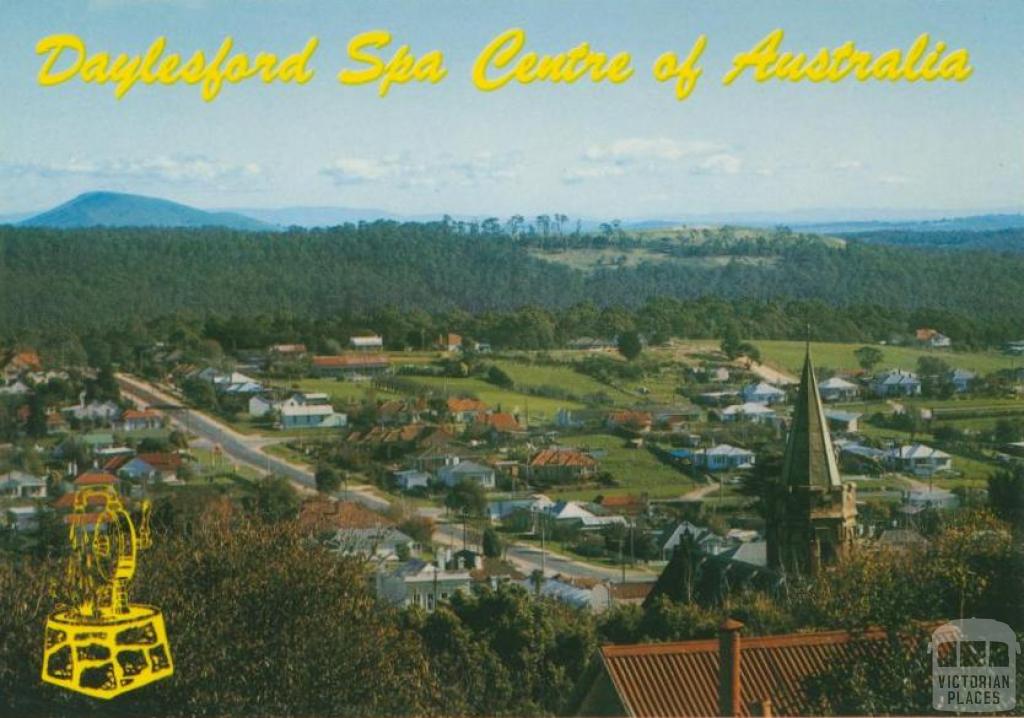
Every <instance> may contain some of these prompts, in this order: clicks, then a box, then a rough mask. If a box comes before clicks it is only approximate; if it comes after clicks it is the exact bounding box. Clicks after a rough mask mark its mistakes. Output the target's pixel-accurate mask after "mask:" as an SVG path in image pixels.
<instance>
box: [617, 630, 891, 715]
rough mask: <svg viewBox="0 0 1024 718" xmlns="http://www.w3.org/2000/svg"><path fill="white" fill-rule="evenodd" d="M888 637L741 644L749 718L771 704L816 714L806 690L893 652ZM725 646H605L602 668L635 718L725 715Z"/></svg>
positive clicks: (743, 706) (827, 636)
mask: <svg viewBox="0 0 1024 718" xmlns="http://www.w3.org/2000/svg"><path fill="white" fill-rule="evenodd" d="M886 636H887V634H886V632H885V631H884V630H880V629H876V630H870V631H866V632H865V633H863V634H860V635H858V636H856V637H855V636H853V635H851V634H850V633H849V632H847V631H826V632H816V633H791V634H785V635H775V636H759V637H754V638H742V639H741V641H740V674H741V676H742V678H741V681H740V696H741V700H740V705H739V706H737V708H738V714H739V715H741V716H748V715H751V710H750V707H751V706H752V705H754V706H756V705H758V704H760V703H761V702H763V701H765V700H770V701H771V704H772V712H773V714H774V715H813V714H814V713H815V711H816V708H817V706H816V705H815V704H814V703H813V700H812V698H811V697H810V696H809V695H808V693H807V691H806V690H805V688H804V683H805V681H806V680H807V679H809V678H812V677H814V676H815V675H820V674H821V673H822V672H824V671H825V670H827V669H828V668H829V667H830V666H835V665H842V664H844V663H847V662H862V661H867V660H872V659H873V658H874V657H875V656H876V654H877V653H878V652H881V651H883V650H885V648H886V645H887V644H886V643H885V638H886ZM718 654H719V641H718V639H717V638H713V639H708V640H700V641H682V642H678V643H642V644H635V645H618V646H603V647H602V648H601V651H600V661H601V667H602V668H603V669H604V671H605V672H606V673H607V676H608V678H609V679H610V681H611V684H612V686H613V688H614V691H615V693H616V695H617V697H618V699H619V701H620V702H621V704H622V707H623V708H625V710H626V713H627V714H628V715H630V716H714V715H719V714H720V712H719V705H718V687H719V655H718Z"/></svg>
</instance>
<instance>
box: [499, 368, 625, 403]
mask: <svg viewBox="0 0 1024 718" xmlns="http://www.w3.org/2000/svg"><path fill="white" fill-rule="evenodd" d="M494 364H495V365H496V366H498V367H500V368H501V369H502V370H503V371H505V372H506V373H507V374H508V375H509V376H510V377H512V381H514V382H515V383H516V384H518V385H522V386H531V387H539V386H552V387H558V388H559V389H564V390H565V391H568V392H571V393H572V394H574V395H576V396H578V397H583V396H587V395H588V394H600V393H603V394H607V395H608V396H610V397H611V398H612V400H613V401H615V402H616V403H620V402H624V403H629V402H632V401H635V400H636V397H634V396H633V395H631V394H628V393H626V392H624V391H621V390H619V389H616V388H614V387H611V386H608V385H607V384H603V383H601V382H599V381H598V380H596V379H594V378H593V377H590V376H587V375H586V374H581V373H579V372H578V371H575V370H573V369H572V368H570V367H567V366H549V365H543V364H526V363H523V362H517V361H509V360H498V361H496V362H494Z"/></svg>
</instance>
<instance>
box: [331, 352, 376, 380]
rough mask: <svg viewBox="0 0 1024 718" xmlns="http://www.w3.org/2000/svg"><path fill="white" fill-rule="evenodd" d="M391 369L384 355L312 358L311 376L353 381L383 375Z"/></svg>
mask: <svg viewBox="0 0 1024 718" xmlns="http://www.w3.org/2000/svg"><path fill="white" fill-rule="evenodd" d="M390 368H391V360H390V359H389V358H388V357H387V355H386V354H368V353H359V354H339V355H331V356H315V357H313V374H314V375H315V376H321V377H324V376H327V377H337V378H346V379H354V378H357V377H364V376H376V375H378V374H383V373H385V372H387V371H388V370H389V369H390Z"/></svg>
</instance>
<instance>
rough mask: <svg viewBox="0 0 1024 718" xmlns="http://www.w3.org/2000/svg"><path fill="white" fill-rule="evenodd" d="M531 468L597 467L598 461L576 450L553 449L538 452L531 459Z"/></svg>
mask: <svg viewBox="0 0 1024 718" xmlns="http://www.w3.org/2000/svg"><path fill="white" fill-rule="evenodd" d="M530 466H582V467H585V468H592V467H594V466H597V460H596V459H594V458H593V457H590V456H587V455H586V454H584V453H583V452H582V451H577V450H576V449H561V448H551V449H543V450H542V451H539V452H537V453H536V454H535V455H534V457H533V458H532V459H530Z"/></svg>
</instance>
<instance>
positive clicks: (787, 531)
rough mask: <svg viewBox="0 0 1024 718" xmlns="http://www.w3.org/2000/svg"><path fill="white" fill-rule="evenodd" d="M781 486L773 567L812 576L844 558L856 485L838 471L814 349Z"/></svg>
mask: <svg viewBox="0 0 1024 718" xmlns="http://www.w3.org/2000/svg"><path fill="white" fill-rule="evenodd" d="M780 484H781V486H780V488H781V490H780V491H779V492H777V495H776V496H775V497H774V499H773V502H772V503H773V506H772V507H771V508H772V510H771V511H770V512H769V516H770V519H769V521H768V526H767V537H766V538H767V541H768V547H767V549H768V565H769V566H770V567H771V568H773V569H775V570H777V571H780V572H782V573H784V574H792V575H797V576H799V575H807V574H808V573H815V572H816V571H817V570H818V569H819V568H820V567H821V566H823V565H825V564H829V563H834V562H837V561H840V560H841V559H842V558H843V557H844V556H846V555H847V554H848V553H849V552H850V551H851V550H852V548H853V541H854V532H855V530H856V521H857V500H856V488H855V487H854V485H853V484H849V483H848V484H844V483H843V482H842V479H841V478H840V475H839V465H838V462H837V461H836V453H835V449H834V448H833V446H832V439H831V437H830V435H829V427H828V422H827V420H826V418H825V411H824V408H823V405H822V403H821V396H820V395H819V394H818V382H817V380H816V379H815V377H814V366H813V364H812V363H811V353H810V348H808V351H807V356H806V358H805V359H804V368H803V373H802V375H801V378H800V389H799V392H798V395H797V400H796V405H795V407H794V412H793V420H792V424H791V426H790V430H789V436H788V438H787V441H786V453H785V456H784V458H783V466H782V477H781V482H780Z"/></svg>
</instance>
